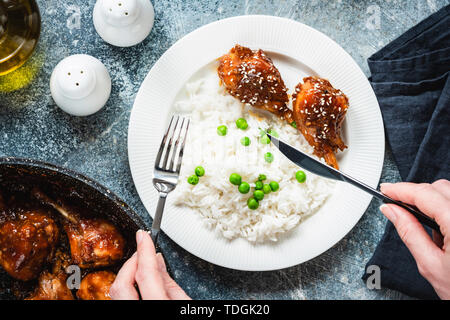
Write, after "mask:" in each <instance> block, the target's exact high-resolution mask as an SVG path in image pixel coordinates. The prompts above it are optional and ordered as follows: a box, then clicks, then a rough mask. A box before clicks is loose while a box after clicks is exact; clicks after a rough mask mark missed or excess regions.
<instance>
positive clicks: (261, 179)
mask: <svg viewBox="0 0 450 320" xmlns="http://www.w3.org/2000/svg"><path fill="white" fill-rule="evenodd" d="M266 179H267V177H266V175H265V174H260V175H259V177H258V181H264V180H266Z"/></svg>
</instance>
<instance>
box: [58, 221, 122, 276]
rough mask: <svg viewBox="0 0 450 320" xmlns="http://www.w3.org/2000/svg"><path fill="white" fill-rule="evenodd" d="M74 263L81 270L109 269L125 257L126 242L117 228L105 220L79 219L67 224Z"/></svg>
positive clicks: (66, 229) (65, 225) (66, 228)
mask: <svg viewBox="0 0 450 320" xmlns="http://www.w3.org/2000/svg"><path fill="white" fill-rule="evenodd" d="M64 230H65V231H66V233H67V236H68V238H69V243H70V252H71V255H72V260H73V263H75V264H77V265H78V266H79V267H80V268H97V267H107V266H110V265H113V264H115V263H116V262H118V261H119V260H121V259H122V258H123V256H124V248H125V240H124V238H123V237H122V235H121V234H120V233H119V231H118V230H117V228H116V227H115V226H114V225H113V224H111V223H110V222H108V221H106V220H103V219H83V218H79V219H78V221H77V223H72V222H70V221H69V222H66V223H65V224H64Z"/></svg>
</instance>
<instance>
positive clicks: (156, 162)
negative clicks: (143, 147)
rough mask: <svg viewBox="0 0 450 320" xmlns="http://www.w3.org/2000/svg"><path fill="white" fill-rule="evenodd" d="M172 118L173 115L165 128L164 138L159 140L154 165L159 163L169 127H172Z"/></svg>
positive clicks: (156, 165)
mask: <svg viewBox="0 0 450 320" xmlns="http://www.w3.org/2000/svg"><path fill="white" fill-rule="evenodd" d="M173 118H174V116H172V119H170V124H169V127H168V128H167V131H166V134H165V135H164V138H163V140H162V141H161V146H160V147H159V151H158V154H157V155H156V160H155V167H159V163H160V162H161V156H162V153H163V151H164V147H165V146H166V141H167V136H168V135H169V132H170V128H171V127H172V122H173Z"/></svg>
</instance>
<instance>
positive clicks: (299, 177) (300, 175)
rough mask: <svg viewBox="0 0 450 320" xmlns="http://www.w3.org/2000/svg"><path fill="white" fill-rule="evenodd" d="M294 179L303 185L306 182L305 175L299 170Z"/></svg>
mask: <svg viewBox="0 0 450 320" xmlns="http://www.w3.org/2000/svg"><path fill="white" fill-rule="evenodd" d="M295 179H297V181H298V182H300V183H303V182H305V181H306V173H305V172H304V171H302V170H299V171H297V172H296V173H295Z"/></svg>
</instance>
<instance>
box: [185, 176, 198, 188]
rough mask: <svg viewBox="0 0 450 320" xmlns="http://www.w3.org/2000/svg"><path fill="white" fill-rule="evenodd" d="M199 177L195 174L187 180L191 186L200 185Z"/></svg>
mask: <svg viewBox="0 0 450 320" xmlns="http://www.w3.org/2000/svg"><path fill="white" fill-rule="evenodd" d="M198 180H199V179H198V177H197V176H196V175H195V174H193V175H192V176H190V177H189V178H188V179H187V182H188V183H189V184H192V185H194V186H195V185H196V184H197V183H198Z"/></svg>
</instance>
